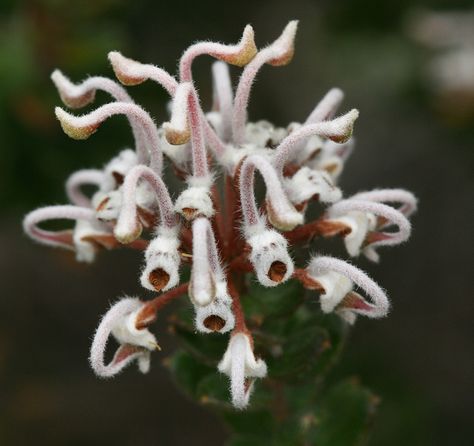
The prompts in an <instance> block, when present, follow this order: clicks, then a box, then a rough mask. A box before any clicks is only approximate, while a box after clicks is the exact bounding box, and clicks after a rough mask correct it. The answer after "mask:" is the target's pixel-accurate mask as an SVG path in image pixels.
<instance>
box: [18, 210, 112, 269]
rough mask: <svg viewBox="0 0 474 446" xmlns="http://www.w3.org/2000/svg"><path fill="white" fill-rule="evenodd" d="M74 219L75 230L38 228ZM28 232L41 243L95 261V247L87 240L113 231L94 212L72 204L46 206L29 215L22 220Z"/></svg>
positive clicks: (83, 259)
mask: <svg viewBox="0 0 474 446" xmlns="http://www.w3.org/2000/svg"><path fill="white" fill-rule="evenodd" d="M63 219H66V220H75V221H76V222H77V223H76V227H75V229H74V230H65V231H48V230H45V229H41V228H39V227H38V224H40V223H42V222H44V221H47V220H63ZM23 229H24V231H25V233H26V234H27V235H28V236H29V237H31V238H32V239H33V240H36V241H37V242H39V243H42V244H43V245H47V246H53V247H60V248H65V249H69V250H72V251H75V252H76V258H77V260H79V261H84V262H91V261H92V260H94V256H95V250H96V247H95V246H94V244H92V243H91V242H89V241H86V240H84V239H85V238H86V237H90V238H93V237H94V236H97V235H99V236H100V235H110V231H109V230H108V228H107V227H106V226H104V225H102V224H101V223H100V222H98V221H97V220H96V218H95V212H94V210H93V209H90V208H84V207H79V206H73V205H59V206H47V207H44V208H39V209H35V210H34V211H32V212H30V213H28V214H27V215H26V216H25V218H24V220H23Z"/></svg>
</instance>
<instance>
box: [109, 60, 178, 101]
mask: <svg viewBox="0 0 474 446" xmlns="http://www.w3.org/2000/svg"><path fill="white" fill-rule="evenodd" d="M108 57H109V62H110V63H111V65H112V69H113V70H114V73H115V76H116V77H117V79H118V80H119V81H120V82H121V83H122V84H123V85H139V84H142V83H143V82H145V81H147V80H148V79H152V80H154V81H155V82H157V83H158V84H160V85H161V86H162V87H163V88H164V89H165V90H166V91H167V92H168V93H169V94H170V96H172V95H174V92H175V90H176V87H177V85H178V83H177V81H176V79H175V78H174V77H173V76H171V75H170V74H169V73H168V72H167V71H166V70H163V69H162V68H159V67H157V66H155V65H151V64H143V63H140V62H137V61H135V60H133V59H129V58H128V57H125V56H122V54H121V53H119V52H118V51H111V52H110V53H109V54H108Z"/></svg>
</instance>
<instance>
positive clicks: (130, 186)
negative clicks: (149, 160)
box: [114, 166, 178, 243]
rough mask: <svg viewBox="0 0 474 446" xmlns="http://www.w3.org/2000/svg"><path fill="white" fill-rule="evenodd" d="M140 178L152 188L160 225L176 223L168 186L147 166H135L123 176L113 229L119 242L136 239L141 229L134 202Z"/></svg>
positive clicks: (172, 225)
mask: <svg viewBox="0 0 474 446" xmlns="http://www.w3.org/2000/svg"><path fill="white" fill-rule="evenodd" d="M141 179H144V180H145V181H147V183H148V184H149V185H150V186H151V188H152V189H153V192H154V194H155V197H156V202H157V204H158V207H159V209H160V218H161V222H162V225H163V226H164V227H166V228H174V227H175V226H177V224H178V220H177V218H176V215H175V213H174V207H173V202H172V200H171V197H170V195H169V192H168V188H167V187H166V185H165V183H164V182H163V180H162V179H161V177H159V176H158V175H157V174H156V173H155V172H154V171H153V170H152V169H150V168H149V167H146V166H135V167H133V168H132V169H131V170H130V172H129V173H128V174H127V176H126V177H125V181H124V183H123V186H122V207H121V209H120V214H119V217H118V220H117V224H116V226H115V229H114V234H115V237H116V238H117V240H119V241H120V242H121V243H130V242H132V241H133V240H136V239H137V238H138V237H139V236H140V234H141V231H142V226H141V224H140V222H139V219H138V216H137V202H136V191H137V185H138V182H139V181H140V180H141Z"/></svg>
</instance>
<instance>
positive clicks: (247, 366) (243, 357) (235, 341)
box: [217, 332, 267, 409]
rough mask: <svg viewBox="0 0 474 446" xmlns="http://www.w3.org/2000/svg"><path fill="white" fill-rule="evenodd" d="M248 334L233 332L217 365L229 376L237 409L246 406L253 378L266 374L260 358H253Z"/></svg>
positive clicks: (264, 365) (262, 376) (231, 391)
mask: <svg viewBox="0 0 474 446" xmlns="http://www.w3.org/2000/svg"><path fill="white" fill-rule="evenodd" d="M252 347H253V346H252V344H251V342H250V339H249V336H248V335H247V334H246V333H243V332H237V333H234V334H233V335H232V336H231V338H230V341H229V345H228V346H227V350H226V352H225V354H224V357H223V358H222V360H221V362H220V363H219V365H218V366H217V368H218V370H219V371H220V372H221V373H225V374H226V375H227V376H228V377H229V378H230V393H231V396H232V404H233V405H234V407H236V408H237V409H245V408H246V407H247V406H248V403H249V399H250V395H251V394H252V390H253V384H254V381H255V378H264V377H265V376H266V375H267V365H266V364H265V361H263V359H260V358H258V359H257V358H255V354H254V352H253V348H252Z"/></svg>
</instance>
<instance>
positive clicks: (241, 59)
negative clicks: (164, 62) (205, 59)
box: [179, 25, 257, 82]
mask: <svg viewBox="0 0 474 446" xmlns="http://www.w3.org/2000/svg"><path fill="white" fill-rule="evenodd" d="M203 54H207V55H209V56H212V57H214V58H216V59H219V60H222V61H224V62H227V63H229V64H231V65H236V66H238V67H243V66H244V65H247V64H248V63H249V62H250V61H251V60H252V59H253V57H254V56H255V54H257V47H256V46H255V41H254V32H253V28H252V27H251V26H250V25H247V26H246V27H245V29H244V32H243V33H242V38H241V39H240V42H239V43H237V44H236V45H224V44H222V43H216V42H198V43H195V44H194V45H191V46H190V47H189V48H188V49H187V50H186V51H185V52H184V54H183V55H182V56H181V60H180V61H179V78H180V81H181V82H192V81H193V76H192V73H191V66H192V63H193V61H194V59H195V58H196V57H198V56H201V55H203Z"/></svg>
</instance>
